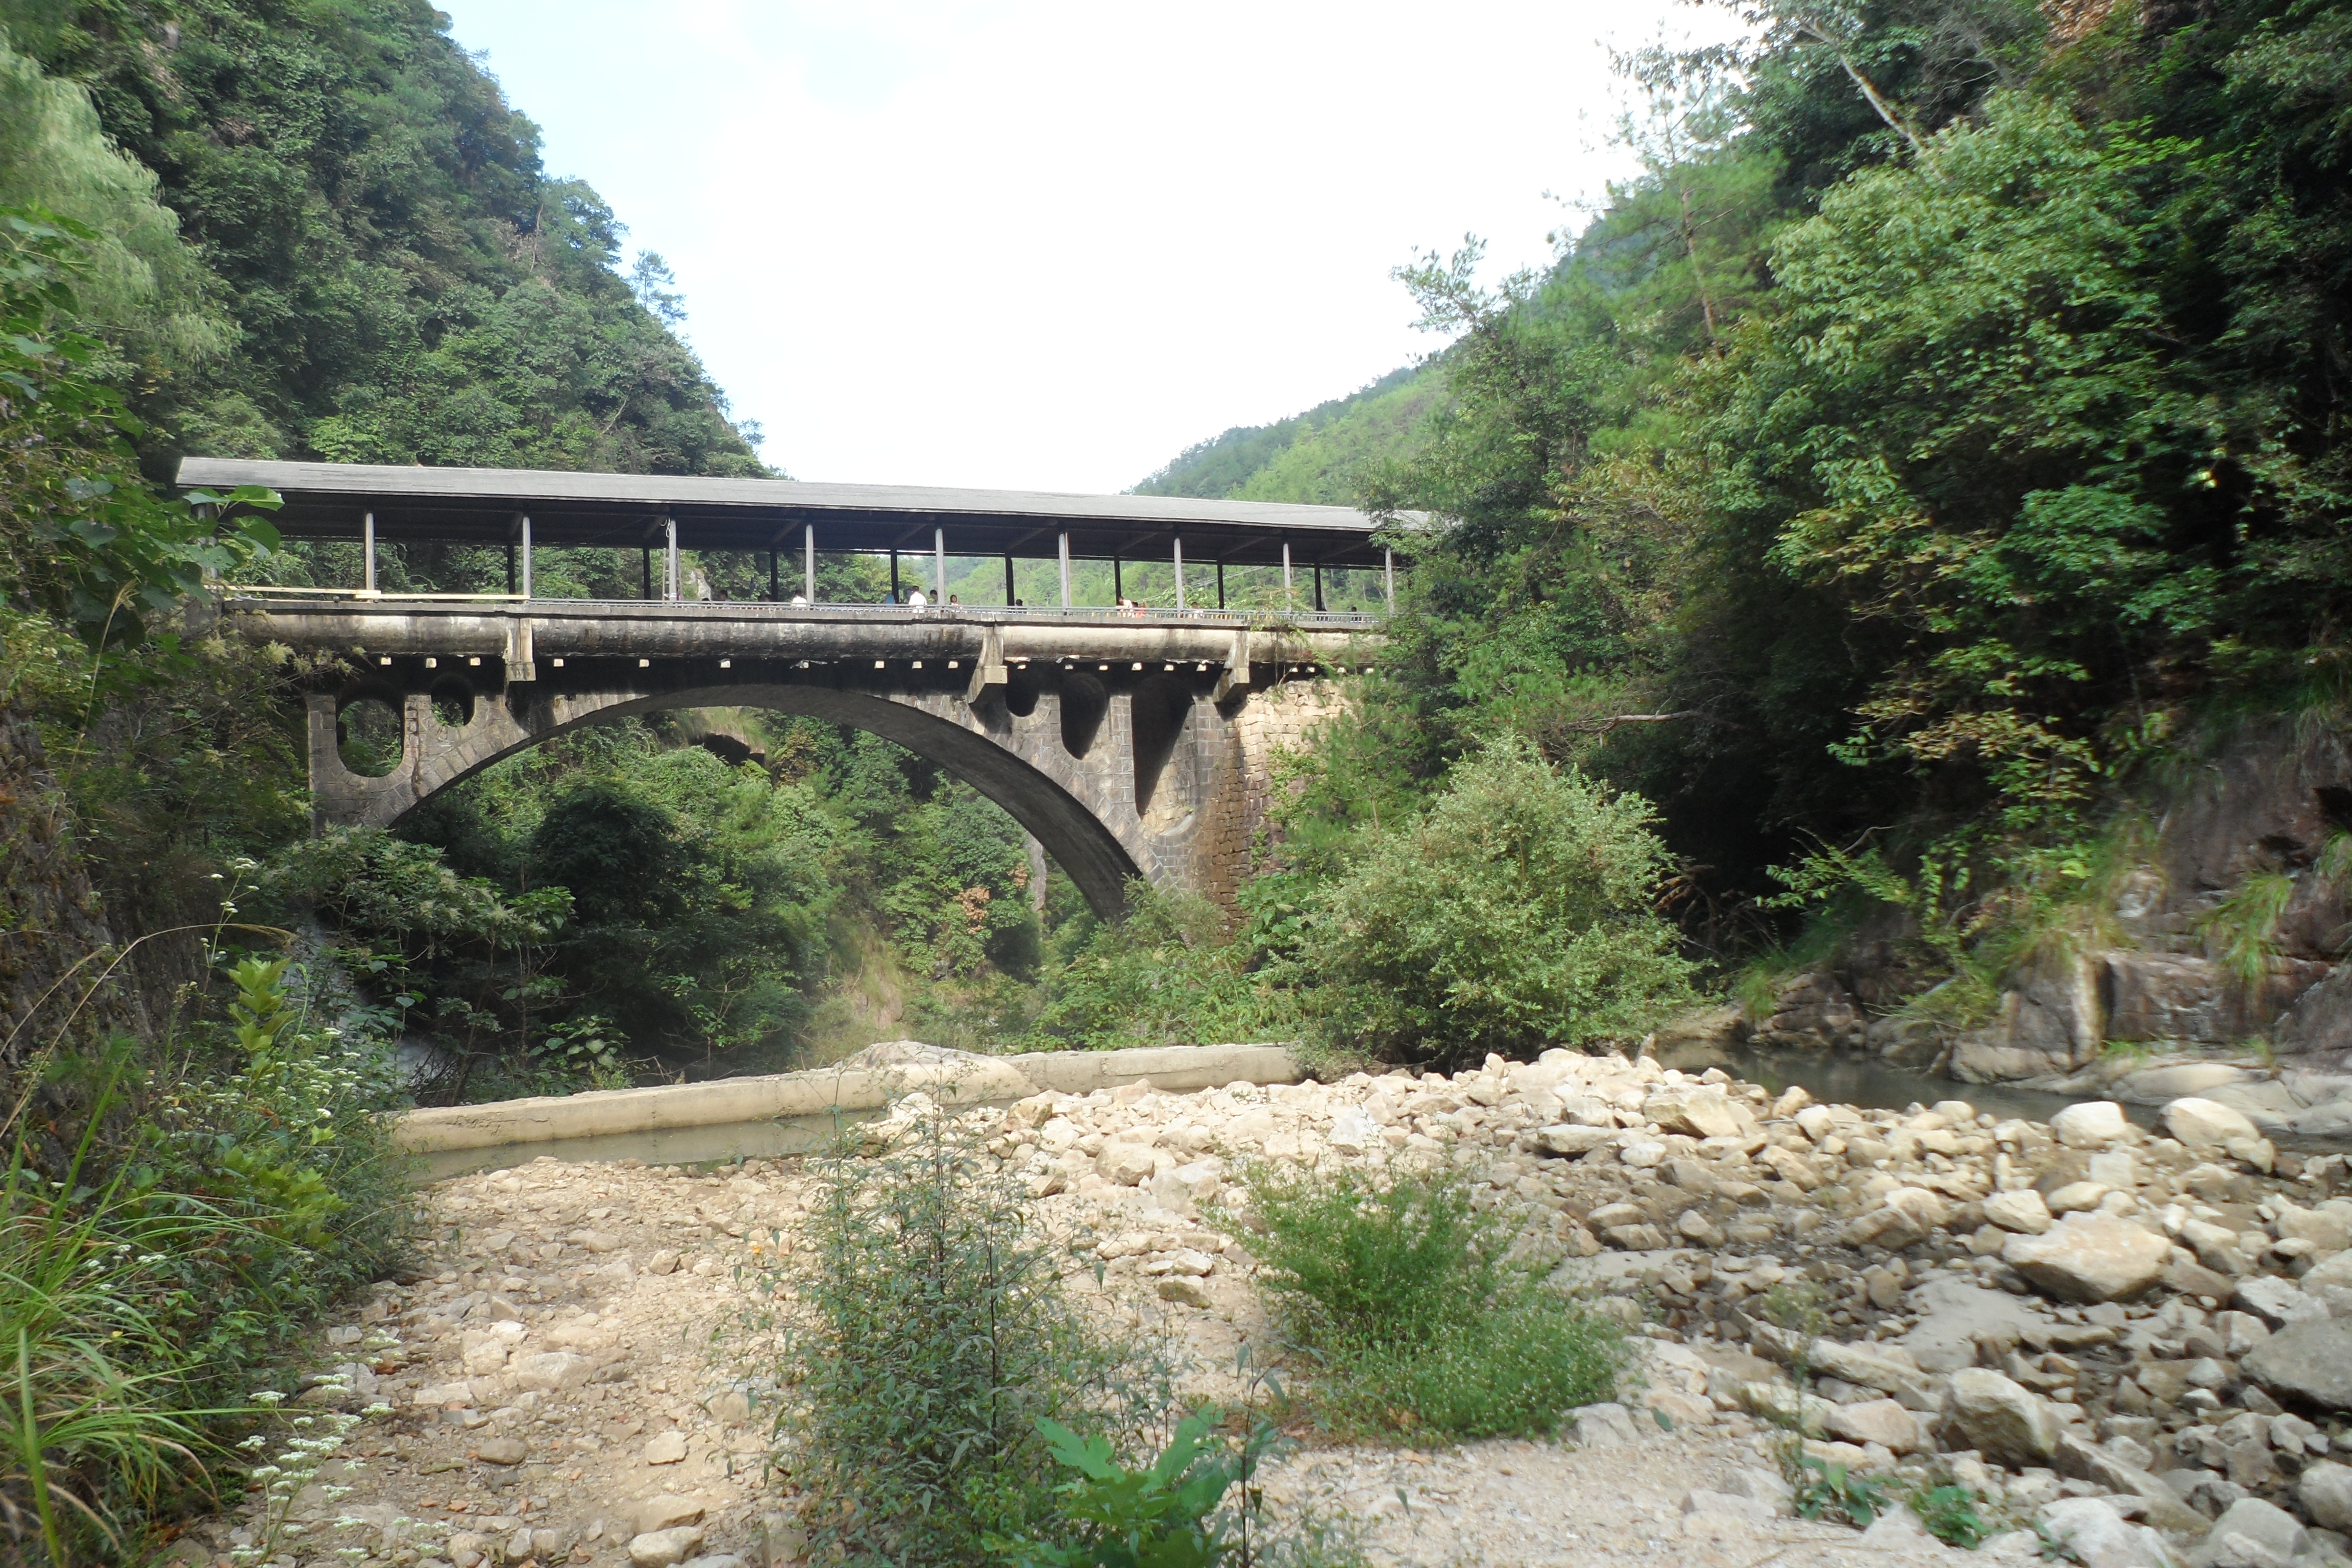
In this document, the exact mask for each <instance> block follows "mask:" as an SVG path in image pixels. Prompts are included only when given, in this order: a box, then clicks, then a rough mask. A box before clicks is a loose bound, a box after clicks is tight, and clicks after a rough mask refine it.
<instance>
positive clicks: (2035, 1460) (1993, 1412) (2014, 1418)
mask: <svg viewBox="0 0 2352 1568" xmlns="http://www.w3.org/2000/svg"><path fill="white" fill-rule="evenodd" d="M1938 1425H1939V1426H1941V1427H1942V1428H1943V1431H1944V1433H1945V1434H1946V1436H1948V1438H1950V1439H1951V1443H1950V1446H1951V1447H1956V1448H1974V1449H1976V1450H1978V1451H1979V1453H1981V1454H1983V1455H1984V1457H1985V1458H1987V1459H1988V1460H1990V1461H1991V1462H1992V1463H1994V1464H1998V1465H2006V1466H2009V1467H2010V1468H2014V1469H2022V1468H2025V1467H2026V1466H2029V1465H2047V1464H2048V1463H2049V1462H2050V1461H2051V1459H2052V1458H2053V1456H2054V1455H2055V1454H2056V1453H2057V1452H2058V1438H2059V1434H2060V1431H2061V1427H2060V1426H2059V1422H2058V1418H2057V1417H2056V1416H2055V1415H2052V1414H2051V1413H2050V1407H2049V1406H2048V1405H2045V1404H2043V1403H2042V1400H2041V1399H2040V1397H2038V1396H2037V1395H2035V1394H2033V1393H2032V1391H2030V1390H2028V1389H2026V1388H2025V1387H2023V1386H2021V1384H2016V1383H2013V1382H2011V1380H2010V1379H2008V1378H2006V1377H2004V1376H2002V1375H2001V1374H2000V1373H1997V1372H1994V1371H1992V1370H1990V1368H1987V1367H1979V1366H1969V1367H1962V1368H1961V1369H1960V1370H1959V1371H1958V1372H1956V1373H1952V1381H1951V1384H1950V1386H1949V1387H1948V1389H1947V1390H1946V1391H1945V1394H1944V1408H1943V1414H1942V1418H1941V1420H1940V1422H1939V1423H1938Z"/></svg>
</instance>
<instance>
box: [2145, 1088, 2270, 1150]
mask: <svg viewBox="0 0 2352 1568" xmlns="http://www.w3.org/2000/svg"><path fill="white" fill-rule="evenodd" d="M2157 1120H2158V1121H2160V1122H2161V1123H2162V1124H2163V1126H2164V1130H2165V1131H2166V1132H2168V1133H2169V1134H2170V1135H2171V1136H2172V1137H2174V1138H2177V1139H2179V1141H2180V1142H2181V1143H2183V1144H2184V1145H2186V1146H2187V1147H2188V1148H2190V1149H2193V1150H2199V1151H2203V1150H2208V1149H2219V1148H2221V1146H2222V1145H2223V1144H2225V1143H2227V1142H2229V1141H2230V1140H2231V1139H2232V1138H2255V1137H2260V1136H2261V1134H2262V1130H2261V1129H2260V1128H2258V1127H2256V1126H2255V1125H2254V1123H2253V1121H2252V1118H2250V1117H2248V1116H2247V1115H2246V1113H2245V1112H2244V1111H2242V1110H2231V1109H2230V1108H2229V1107H2228V1106H2226V1105H2223V1104H2221V1102H2220V1101H2218V1100H2200V1099H2199V1098H2198V1097H2197V1096H2195V1095H2190V1096H2189V1097H2187V1098H2186V1099H2182V1100H2174V1101H2172V1103H2170V1104H2169V1105H2167V1106H2166V1107H2165V1108H2164V1109H2163V1110H2160V1111H2158V1113H2157Z"/></svg>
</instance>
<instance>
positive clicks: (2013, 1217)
mask: <svg viewBox="0 0 2352 1568" xmlns="http://www.w3.org/2000/svg"><path fill="white" fill-rule="evenodd" d="M1984 1215H1985V1218H1987V1219H1989V1220H1990V1221H1991V1222H1992V1223H1993V1224H1995V1225H1997V1226H2000V1228H2001V1229H2003V1230H2013V1231H2016V1232H2018V1233H2020V1234H2021V1235H2024V1236H2040V1235H2041V1234H2042V1232H2043V1231H2045V1230H2048V1229H2049V1228H2050V1226H2051V1218H2050V1205H2048V1204H2045V1203H2043V1202H2042V1194H2040V1193H2037V1192H2035V1191H2034V1190H2033V1189H2032V1187H2021V1188H2020V1189H2019V1190H2018V1191H2016V1192H2013V1193H1995V1194H1993V1195H1992V1196H1990V1197H1989V1198H1987V1199H1985V1201H1984Z"/></svg>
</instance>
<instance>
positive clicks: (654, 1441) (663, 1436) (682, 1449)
mask: <svg viewBox="0 0 2352 1568" xmlns="http://www.w3.org/2000/svg"><path fill="white" fill-rule="evenodd" d="M683 1458H686V1434H685V1433H683V1432H656V1433H655V1434H654V1435H653V1436H651V1437H649V1438H647V1439H646V1464H648V1465H675V1464H677V1462H678V1461H679V1460H681V1459H683Z"/></svg>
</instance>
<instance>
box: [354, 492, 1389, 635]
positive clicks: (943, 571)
mask: <svg viewBox="0 0 2352 1568" xmlns="http://www.w3.org/2000/svg"><path fill="white" fill-rule="evenodd" d="M659 527H660V528H661V531H662V592H661V596H662V599H663V600H664V602H666V603H667V602H675V601H676V600H677V596H678V587H679V580H678V563H677V519H676V518H674V517H665V518H663V519H662V520H661V522H660V524H659ZM360 536H361V554H362V562H363V564H362V574H363V582H362V587H363V588H364V589H365V591H366V592H367V593H369V594H371V595H373V594H374V593H375V592H376V577H375V513H373V512H368V513H366V514H365V516H364V518H363V519H362V523H361V529H360ZM782 538H783V536H782V535H781V534H780V535H778V536H777V542H778V543H781V542H782ZM1055 539H1056V545H1055V555H1056V557H1057V559H1058V561H1059V564H1060V568H1061V579H1062V608H1064V609H1068V608H1070V560H1071V557H1070V536H1069V534H1068V533H1067V532H1064V533H1061V534H1058V535H1056V536H1055ZM1174 543H1175V562H1176V608H1177V610H1178V612H1179V613H1181V612H1182V611H1183V610H1184V609H1185V608H1186V607H1187V606H1186V604H1185V600H1184V541H1183V538H1182V536H1181V535H1179V536H1177V537H1176V539H1175V541H1174ZM518 544H520V554H518V551H517V545H518ZM643 557H644V590H645V596H646V598H648V599H650V598H652V597H653V596H654V591H653V590H654V582H653V577H654V564H653V546H652V544H651V543H650V542H649V543H647V544H646V545H645V546H643ZM1120 564H1121V562H1120V558H1119V557H1118V556H1116V555H1114V556H1112V557H1111V558H1110V572H1111V594H1112V595H1113V596H1114V597H1116V598H1121V599H1123V598H1125V597H1126V596H1127V595H1126V591H1125V589H1124V587H1123V586H1122V584H1121V583H1120V580H1119V567H1120ZM1216 567H1217V608H1219V609H1221V610H1222V609H1223V608H1224V607H1225V563H1223V561H1219V562H1218V563H1216ZM1314 573H1315V608H1316V611H1317V613H1318V614H1320V613H1321V611H1322V609H1323V564H1322V563H1321V562H1317V563H1315V565H1314ZM801 579H802V586H801V593H802V596H803V597H804V598H805V599H807V601H808V602H809V603H810V604H812V605H814V604H815V603H816V602H817V599H816V525H815V524H814V523H803V525H802V526H801ZM776 584H777V576H776V548H775V545H773V544H772V545H771V546H770V547H769V549H768V593H769V595H770V596H771V597H773V596H774V595H775V594H776V592H777V588H776ZM931 587H932V596H933V599H934V601H935V602H936V603H940V604H945V603H946V602H947V596H948V531H947V530H946V529H944V528H936V529H933V530H932V531H931ZM507 592H508V593H509V594H513V595H520V597H522V598H525V599H528V598H530V596H531V584H530V517H529V515H528V514H525V513H520V512H519V513H517V514H516V516H515V521H514V536H513V537H512V538H510V539H509V540H508V541H507ZM1381 593H1382V597H1383V598H1385V599H1386V601H1387V603H1388V607H1389V608H1390V609H1391V611H1393V610H1394V609H1395V608H1396V552H1394V551H1391V550H1386V549H1383V550H1382V551H1381ZM1282 596H1283V598H1284V599H1285V600H1286V601H1287V602H1290V603H1296V602H1297V590H1296V589H1295V588H1294V586H1293V584H1292V574H1291V563H1290V541H1288V540H1287V539H1286V540H1284V541H1283V542H1282ZM890 597H891V599H892V600H893V601H894V602H895V601H896V600H897V599H898V552H897V551H896V550H893V551H891V552H890ZM1013 597H1014V594H1013V557H1012V556H1010V555H1007V556H1006V557H1005V558H1004V602H1005V603H1006V604H1007V605H1010V604H1012V603H1013Z"/></svg>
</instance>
